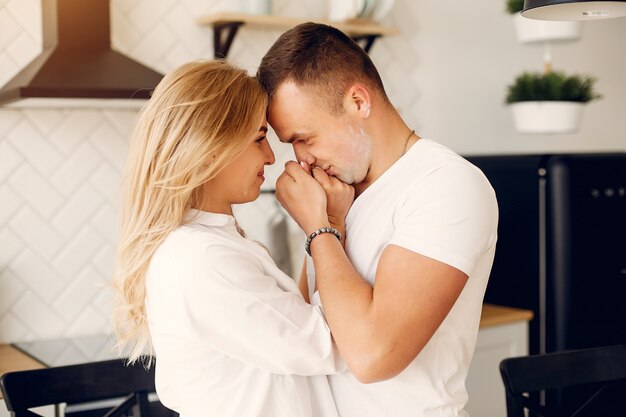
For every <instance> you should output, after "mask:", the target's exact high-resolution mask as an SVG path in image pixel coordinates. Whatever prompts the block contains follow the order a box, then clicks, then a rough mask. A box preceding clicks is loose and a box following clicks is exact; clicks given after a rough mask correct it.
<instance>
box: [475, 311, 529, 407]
mask: <svg viewBox="0 0 626 417" xmlns="http://www.w3.org/2000/svg"><path fill="white" fill-rule="evenodd" d="M527 354H528V322H527V321H525V320H522V321H515V322H511V323H505V324H499V325H495V326H489V327H483V328H481V329H480V331H479V332H478V340H477V342H476V351H475V352H474V358H473V360H472V364H471V366H470V369H469V374H468V377H467V383H466V386H467V392H468V394H469V402H468V404H467V407H466V411H467V412H468V414H469V416H470V417H505V416H506V399H505V394H504V385H503V384H502V378H501V377H500V362H501V361H502V360H503V359H505V358H510V357H512V356H524V355H527Z"/></svg>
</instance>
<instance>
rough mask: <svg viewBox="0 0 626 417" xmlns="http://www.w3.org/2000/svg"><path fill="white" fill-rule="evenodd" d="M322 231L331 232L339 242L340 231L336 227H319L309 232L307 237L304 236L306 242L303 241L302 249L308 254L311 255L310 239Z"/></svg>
mask: <svg viewBox="0 0 626 417" xmlns="http://www.w3.org/2000/svg"><path fill="white" fill-rule="evenodd" d="M322 233H332V234H333V235H335V236H336V237H337V239H339V241H340V242H341V233H339V231H338V230H337V229H334V228H332V227H320V228H319V229H317V230H316V231H314V232H313V233H311V234H310V235H309V237H307V238H306V242H305V243H304V250H305V251H306V253H307V254H308V255H309V256H311V241H312V240H313V239H314V238H315V236H319V235H321V234H322Z"/></svg>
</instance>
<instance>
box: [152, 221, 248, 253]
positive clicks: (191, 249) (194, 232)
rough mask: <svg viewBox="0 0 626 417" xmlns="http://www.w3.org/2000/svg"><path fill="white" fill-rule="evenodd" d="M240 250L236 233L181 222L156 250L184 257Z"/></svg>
mask: <svg viewBox="0 0 626 417" xmlns="http://www.w3.org/2000/svg"><path fill="white" fill-rule="evenodd" d="M241 250H242V249H241V244H240V243H239V242H238V241H237V235H234V234H233V233H232V231H230V230H225V229H224V228H220V227H211V226H204V225H199V224H183V225H181V226H179V227H178V228H176V229H175V230H173V231H172V232H170V233H169V235H168V236H167V237H166V238H165V240H164V241H163V243H162V244H161V246H160V247H159V250H158V251H157V252H163V253H168V254H169V255H170V256H172V255H174V256H177V257H182V258H186V257H189V256H195V255H198V254H200V255H201V256H203V257H206V256H211V255H212V254H216V255H219V254H221V253H224V252H226V253H237V252H240V251H241Z"/></svg>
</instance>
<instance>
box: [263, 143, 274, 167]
mask: <svg viewBox="0 0 626 417" xmlns="http://www.w3.org/2000/svg"><path fill="white" fill-rule="evenodd" d="M264 142H265V143H267V149H266V150H265V165H272V164H273V163H274V162H276V157H275V156H274V151H273V150H272V147H271V146H270V143H269V141H268V140H267V139H266V140H265V141H264Z"/></svg>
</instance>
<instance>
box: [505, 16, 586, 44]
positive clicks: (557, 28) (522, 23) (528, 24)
mask: <svg viewBox="0 0 626 417" xmlns="http://www.w3.org/2000/svg"><path fill="white" fill-rule="evenodd" d="M513 21H514V23H515V32H516V33H517V40H518V41H519V42H521V43H532V42H559V41H573V40H576V39H578V38H580V34H581V32H582V22H563V21H559V22H556V21H547V20H536V19H528V18H526V17H523V16H522V15H521V14H519V13H516V14H515V15H514V16H513Z"/></svg>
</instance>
